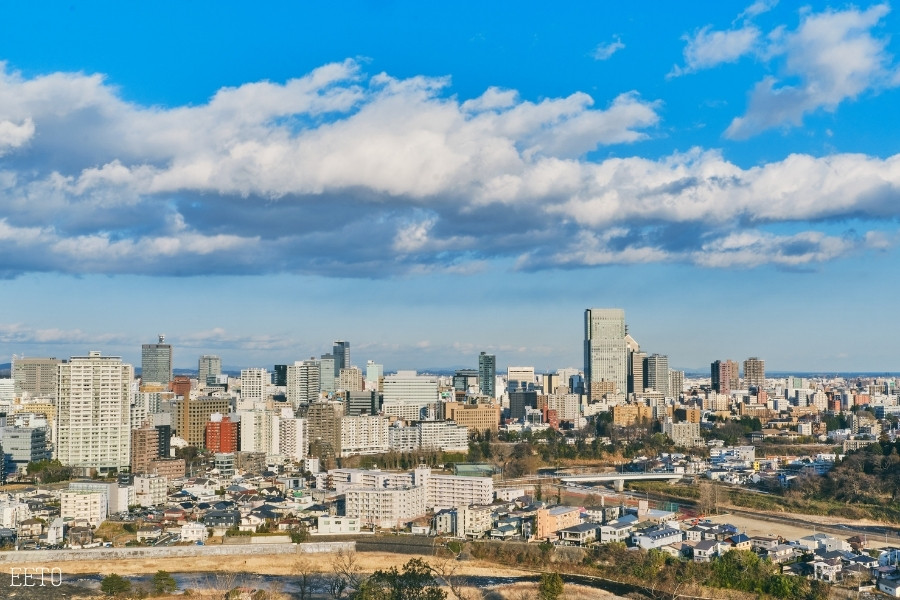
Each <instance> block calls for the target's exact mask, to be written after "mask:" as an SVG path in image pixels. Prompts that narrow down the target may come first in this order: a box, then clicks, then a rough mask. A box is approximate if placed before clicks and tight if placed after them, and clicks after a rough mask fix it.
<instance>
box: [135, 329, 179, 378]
mask: <svg viewBox="0 0 900 600" xmlns="http://www.w3.org/2000/svg"><path fill="white" fill-rule="evenodd" d="M170 381H172V346H171V344H167V343H166V336H164V335H162V334H160V336H159V343H158V344H144V345H143V346H141V383H151V382H152V383H169V382H170Z"/></svg>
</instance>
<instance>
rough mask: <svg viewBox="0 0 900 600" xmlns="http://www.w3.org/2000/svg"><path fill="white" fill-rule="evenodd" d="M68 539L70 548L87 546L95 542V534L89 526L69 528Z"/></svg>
mask: <svg viewBox="0 0 900 600" xmlns="http://www.w3.org/2000/svg"><path fill="white" fill-rule="evenodd" d="M68 539H69V545H70V546H86V545H87V544H90V543H91V542H93V541H94V532H93V531H91V528H90V527H87V526H78V527H69V534H68Z"/></svg>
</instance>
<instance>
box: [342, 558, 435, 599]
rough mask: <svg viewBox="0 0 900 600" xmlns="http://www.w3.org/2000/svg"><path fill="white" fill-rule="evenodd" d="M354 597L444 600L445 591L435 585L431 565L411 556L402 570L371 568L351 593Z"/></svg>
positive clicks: (395, 568)
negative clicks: (375, 569) (356, 589)
mask: <svg viewBox="0 0 900 600" xmlns="http://www.w3.org/2000/svg"><path fill="white" fill-rule="evenodd" d="M352 598H353V599H354V600H446V598H447V592H445V591H444V590H442V589H441V588H440V587H438V582H437V580H436V579H435V577H434V574H433V573H432V572H431V568H430V567H429V566H428V564H427V563H425V562H424V561H423V560H422V559H419V558H413V559H411V560H409V561H407V563H406V564H405V565H403V571H398V570H397V567H391V568H390V569H389V570H387V571H380V570H379V571H375V572H374V573H372V576H371V577H369V579H368V580H366V581H365V583H363V584H362V585H361V586H360V588H359V590H358V591H357V592H356V593H355V594H354V595H353V596H352Z"/></svg>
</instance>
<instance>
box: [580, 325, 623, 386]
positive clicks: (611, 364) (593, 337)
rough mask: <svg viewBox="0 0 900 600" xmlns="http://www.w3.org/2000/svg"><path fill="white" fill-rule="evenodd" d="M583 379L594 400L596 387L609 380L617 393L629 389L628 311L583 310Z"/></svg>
mask: <svg viewBox="0 0 900 600" xmlns="http://www.w3.org/2000/svg"><path fill="white" fill-rule="evenodd" d="M584 377H585V380H586V381H585V387H586V388H587V393H588V395H589V397H590V398H591V399H596V398H595V395H596V394H595V392H594V391H592V389H591V388H592V386H593V384H595V383H597V382H600V381H610V382H613V384H614V385H615V389H616V391H617V393H622V394H624V393H625V392H626V391H627V389H628V377H627V357H626V355H625V311H624V310H623V309H621V308H589V309H587V310H585V311H584Z"/></svg>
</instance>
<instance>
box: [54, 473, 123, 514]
mask: <svg viewBox="0 0 900 600" xmlns="http://www.w3.org/2000/svg"><path fill="white" fill-rule="evenodd" d="M69 491H71V492H103V493H104V494H106V509H107V515H109V514H112V513H117V512H124V511H126V510H128V507H129V506H131V505H133V504H134V503H135V499H134V486H133V485H119V484H118V483H114V482H105V481H73V482H71V483H69Z"/></svg>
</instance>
